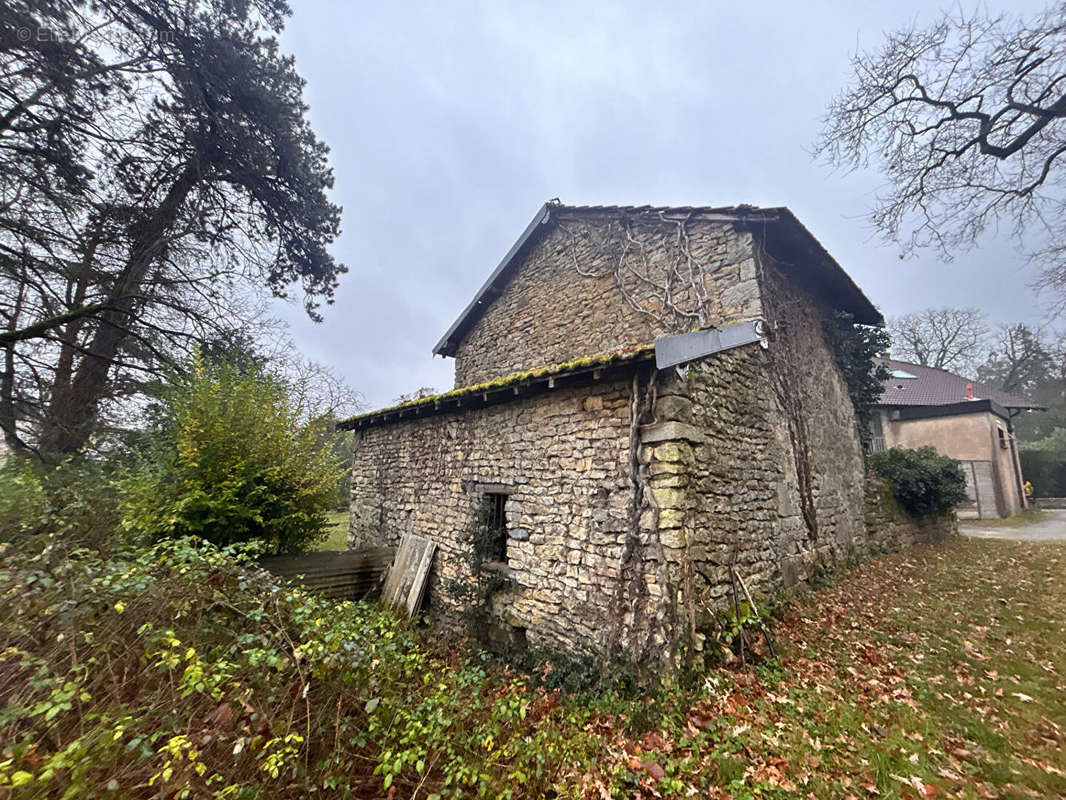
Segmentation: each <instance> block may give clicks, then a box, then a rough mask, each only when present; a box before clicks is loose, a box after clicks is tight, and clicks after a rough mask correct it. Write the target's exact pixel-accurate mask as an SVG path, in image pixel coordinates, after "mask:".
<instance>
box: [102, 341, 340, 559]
mask: <svg viewBox="0 0 1066 800" xmlns="http://www.w3.org/2000/svg"><path fill="white" fill-rule="evenodd" d="M301 412H302V410H301V409H299V408H296V407H294V405H293V403H292V402H291V401H290V399H289V397H288V394H287V391H286V388H285V386H284V385H283V384H282V383H281V382H280V381H278V380H277V379H275V378H273V377H271V376H269V375H267V374H265V373H263V372H261V371H258V370H242V369H240V368H238V367H237V366H234V365H232V364H226V363H222V364H218V363H212V364H208V363H206V362H204V361H203V360H197V361H196V362H195V363H194V365H193V369H192V370H191V372H190V374H189V375H188V376H186V377H184V378H181V379H177V380H175V381H174V383H173V385H171V386H169V387H168V388H167V389H166V390H165V391H164V393H163V399H162V405H161V408H160V410H159V413H160V421H159V423H158V430H157V431H156V432H155V433H154V434H153V435H152V436H149V437H148V441H147V443H146V444H144V445H142V447H141V452H140V454H139V457H138V459H137V466H136V467H135V468H134V469H133V470H132V472H131V474H130V475H128V476H127V477H126V478H125V480H123V481H122V482H121V486H120V488H121V510H122V527H123V528H124V529H125V530H126V531H129V532H131V533H139V534H145V535H147V536H148V537H150V538H152V539H160V538H164V537H181V536H199V537H201V538H203V539H206V540H208V541H210V542H214V543H216V544H219V545H223V546H225V545H229V544H234V543H237V542H246V541H259V542H262V543H263V545H264V548H265V550H266V551H267V552H274V553H290V552H298V551H300V550H303V549H306V548H308V547H310V546H311V545H313V544H314V543H315V542H316V541H318V540H320V539H322V538H324V537H325V535H326V528H325V524H326V519H327V514H328V512H329V511H330V509H331V508H332V507H333V504H334V502H335V497H336V487H337V481H338V479H339V477H340V472H341V464H340V462H339V461H338V460H337V459H336V458H335V456H334V455H333V454H332V449H331V445H332V441H331V438H330V437H331V433H330V431H329V424H328V422H327V421H325V420H311V421H307V420H304V419H303V418H302V413H301Z"/></svg>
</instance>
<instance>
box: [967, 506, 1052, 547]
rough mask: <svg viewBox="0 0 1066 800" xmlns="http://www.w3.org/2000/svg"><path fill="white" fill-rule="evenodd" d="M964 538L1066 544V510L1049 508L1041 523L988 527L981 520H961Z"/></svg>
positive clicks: (985, 522)
mask: <svg viewBox="0 0 1066 800" xmlns="http://www.w3.org/2000/svg"><path fill="white" fill-rule="evenodd" d="M959 532H960V533H962V535H963V536H973V537H974V538H978V539H1013V540H1014V541H1016V542H1066V509H1062V508H1049V509H1047V510H1046V511H1045V512H1044V517H1043V519H1041V520H1040V521H1039V522H1030V523H1022V524H1020V525H1003V524H1000V525H988V524H987V521H982V520H979V519H968V520H959Z"/></svg>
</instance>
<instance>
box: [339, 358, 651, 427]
mask: <svg viewBox="0 0 1066 800" xmlns="http://www.w3.org/2000/svg"><path fill="white" fill-rule="evenodd" d="M654 350H655V346H654V345H653V344H642V345H635V346H632V347H626V348H622V349H619V350H612V351H611V352H609V353H599V354H597V355H593V356H585V357H583V358H575V359H574V360H572V361H565V362H563V363H561V364H552V365H550V366H545V367H536V368H535V369H531V370H526V371H524V372H515V373H513V374H511V375H507V376H505V377H502V378H495V379H493V380H491V381H485V382H483V383H477V384H474V385H473V386H462V387H460V388H458V389H452V390H451V391H450V392H442V393H441V394H434V395H430V396H429V397H422V398H419V399H418V400H408V401H407V402H405V403H397V404H396V405H394V406H388V407H386V408H381V409H378V410H377V411H370V412H367V413H365V414H356V415H355V416H354V417H349V418H348V419H345V420H342V421H341V422H339V423H338V427H343V426H345V425H348V424H350V423H353V422H357V421H358V420H361V419H367V418H369V417H376V416H379V415H381V414H389V413H392V412H395V411H401V410H410V409H415V408H422V407H424V406H430V405H436V404H438V403H440V402H442V401H446V400H455V399H458V398H461V397H466V396H469V395H476V394H481V393H483V392H491V391H496V390H499V389H505V388H507V387H508V386H515V385H517V384H520V383H524V382H526V381H529V380H534V379H536V378H547V377H550V376H553V375H562V374H565V373H567V372H573V371H574V370H579V369H585V368H588V367H605V366H611V365H614V364H624V363H626V362H627V361H636V360H638V359H640V358H642V357H644V356H647V355H649V354H650V353H652V352H654Z"/></svg>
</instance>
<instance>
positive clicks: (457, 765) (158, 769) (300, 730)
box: [0, 538, 595, 798]
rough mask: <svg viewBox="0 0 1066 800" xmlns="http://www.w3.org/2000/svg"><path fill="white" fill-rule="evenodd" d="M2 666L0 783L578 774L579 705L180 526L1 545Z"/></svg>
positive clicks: (210, 785) (541, 789)
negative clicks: (124, 545) (303, 586)
mask: <svg viewBox="0 0 1066 800" xmlns="http://www.w3.org/2000/svg"><path fill="white" fill-rule="evenodd" d="M0 671H2V673H3V675H4V680H3V681H0V742H2V743H3V745H2V747H3V752H2V753H0V792H3V790H4V789H11V788H19V789H21V792H22V793H23V794H24V795H26V796H40V797H90V796H93V797H95V796H99V795H101V794H113V795H114V796H123V797H126V796H139V797H147V796H156V797H219V798H224V797H225V798H266V797H306V796H309V795H313V794H322V795H324V796H329V797H378V796H382V795H383V794H384V792H387V791H388V790H389V788H390V787H391V786H394V785H395V786H396V787H397V790H398V792H399V794H398V795H397V796H398V797H407V796H412V795H413V794H414V793H419V796H422V797H426V796H433V795H436V796H438V797H468V796H482V797H540V796H547V795H549V794H551V795H553V796H577V795H578V794H579V793H580V790H579V789H578V788H577V783H578V782H579V781H581V780H583V777H582V776H583V775H585V774H587V771H588V770H590V769H594V767H593V765H592V762H593V758H592V755H591V749H592V746H593V743H594V741H595V736H594V735H593V734H592V733H589V732H586V726H587V725H588V724H589V720H590V718H591V717H592V715H593V714H594V713H595V712H594V711H593V710H591V709H582V710H579V709H576V708H574V707H569V708H567V707H564V706H562V705H560V703H559V700H558V698H557V697H556V696H554V695H552V694H549V693H547V692H544V691H535V690H532V689H530V688H529V687H527V686H526V685H525V683H524V682H522V681H521V680H518V679H516V678H514V677H509V676H507V675H500V674H495V675H494V674H493V673H492V672H491V671H490V670H489V669H488V668H487V667H486V665H485V663H484V662H482V661H481V660H480V659H479V658H477V657H474V658H470V659H466V660H464V659H461V658H459V657H457V656H456V655H455V654H454V652H452V653H441V654H439V655H437V654H434V653H433V652H431V651H430V650H428V649H427V648H426V647H425V646H424V645H422V644H421V643H420V642H419V640H418V638H417V636H416V634H415V632H414V631H413V630H412V628H411V626H410V624H409V623H408V622H407V621H406V620H401V619H399V618H398V617H396V616H394V615H393V614H391V613H388V612H386V611H383V610H381V609H378V608H375V607H372V606H369V605H365V604H353V603H341V604H333V603H330V602H328V601H325V600H322V599H320V598H318V597H316V596H314V595H309V594H305V593H303V592H302V591H300V590H298V589H295V588H289V587H286V586H282V585H279V584H278V583H277V582H275V581H274V580H273V579H272V578H271V577H270V576H268V575H266V574H265V573H263V572H260V571H257V570H255V569H253V566H252V562H251V560H250V551H248V550H246V549H241V546H234V547H230V548H225V549H220V548H217V547H215V546H213V545H211V544H209V543H205V542H203V541H202V540H199V539H193V538H184V539H175V540H166V541H164V542H161V543H159V544H156V545H154V546H152V547H143V546H142V547H140V548H138V549H127V550H120V552H118V553H117V555H116V556H115V557H113V558H109V559H108V558H102V557H101V556H99V555H98V554H96V553H94V552H91V551H88V550H84V549H83V550H79V551H75V552H73V553H68V554H66V555H64V556H58V555H57V551H56V548H55V547H51V546H44V547H39V548H36V549H31V548H10V549H9V551H8V552H6V553H4V557H3V561H2V562H0ZM578 764H584V765H585V766H584V767H579V768H575V766H574V765H578ZM416 787H417V788H416ZM556 792H557V794H556Z"/></svg>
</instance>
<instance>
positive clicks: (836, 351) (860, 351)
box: [823, 311, 890, 451]
mask: <svg viewBox="0 0 1066 800" xmlns="http://www.w3.org/2000/svg"><path fill="white" fill-rule="evenodd" d="M823 330H824V331H825V336H826V341H827V342H828V343H829V347H830V348H831V349H832V351H833V357H834V359H835V360H836V364H837V366H838V367H839V368H840V372H841V374H842V375H843V376H844V382H845V384H847V387H848V396H849V397H850V398H851V404H852V406H853V407H854V409H855V423H856V427H857V428H858V434H859V441H861V442H862V446H863V450H864V451H865V450H866V448H867V446H868V445H869V444H870V420H871V419H872V418H873V415H874V414H875V413H877V401H878V400H879V399H880V397H881V395H882V394H883V393H884V391H885V387H884V384H883V383H882V381H883V380H887V379H888V377H889V374H888V370H886V369H885V368H884V367H883V366H882V365H881V364H878V363H876V362H875V361H874V358H876V357H877V355H878V353H883V352H884V351H885V350H887V349H888V345H889V342H890V338H889V335H888V333H887V332H886V331H885V330H884V329H883V328H877V327H874V326H872V325H860V324H858V323H856V322H855V320H854V318H853V317H852V316H851V314H848V313H847V312H846V311H837V312H835V313H834V314H833V315H832V316H831V317H829V318H828V319H827V320H826V321H825V324H824V325H823Z"/></svg>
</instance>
